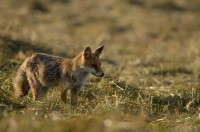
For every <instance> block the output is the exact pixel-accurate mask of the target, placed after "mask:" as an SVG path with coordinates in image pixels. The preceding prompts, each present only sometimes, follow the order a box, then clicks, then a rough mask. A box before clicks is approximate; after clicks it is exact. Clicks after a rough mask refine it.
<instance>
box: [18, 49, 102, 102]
mask: <svg viewBox="0 0 200 132" xmlns="http://www.w3.org/2000/svg"><path fill="white" fill-rule="evenodd" d="M103 49H104V46H100V47H99V48H97V49H95V50H93V51H92V50H91V48H90V47H87V48H85V49H84V51H83V52H82V53H80V54H78V55H77V56H76V57H75V58H72V59H67V58H62V57H58V56H53V55H48V54H43V53H35V54H33V55H32V56H30V57H28V58H26V59H25V61H24V62H23V64H22V65H21V66H20V68H19V69H18V71H17V74H16V77H15V79H14V91H15V93H14V95H15V97H16V98H20V97H23V96H25V95H27V94H28V91H29V89H31V92H32V97H33V100H39V99H41V98H42V97H43V95H44V94H45V93H46V92H47V91H48V89H49V87H50V86H53V85H60V87H62V88H61V100H62V101H63V102H65V103H66V100H67V91H68V90H69V89H70V94H71V105H76V104H77V98H78V92H79V90H80V89H81V87H83V85H84V82H85V80H86V78H87V77H88V75H89V74H90V73H91V74H93V75H94V76H97V77H103V76H104V73H103V71H102V68H101V61H100V59H99V56H100V54H101V53H102V51H103Z"/></svg>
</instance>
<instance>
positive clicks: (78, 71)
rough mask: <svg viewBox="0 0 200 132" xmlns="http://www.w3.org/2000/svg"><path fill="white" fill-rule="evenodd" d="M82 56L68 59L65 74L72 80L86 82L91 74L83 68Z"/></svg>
mask: <svg viewBox="0 0 200 132" xmlns="http://www.w3.org/2000/svg"><path fill="white" fill-rule="evenodd" d="M81 59H82V54H79V55H77V56H76V57H75V58H73V59H66V63H65V66H66V67H65V70H64V71H65V73H66V74H68V76H69V77H71V79H73V80H76V81H80V82H84V81H85V80H86V78H87V77H88V75H89V72H88V71H87V69H86V68H85V67H83V66H82V64H81V61H82V60H81Z"/></svg>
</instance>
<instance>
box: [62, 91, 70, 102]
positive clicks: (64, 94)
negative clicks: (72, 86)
mask: <svg viewBox="0 0 200 132" xmlns="http://www.w3.org/2000/svg"><path fill="white" fill-rule="evenodd" d="M68 89H69V88H68V87H65V88H63V89H62V90H61V100H62V101H63V102H64V103H67V91H68Z"/></svg>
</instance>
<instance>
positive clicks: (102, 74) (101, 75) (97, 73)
mask: <svg viewBox="0 0 200 132" xmlns="http://www.w3.org/2000/svg"><path fill="white" fill-rule="evenodd" d="M92 74H93V75H94V76H96V77H103V76H104V73H103V72H92Z"/></svg>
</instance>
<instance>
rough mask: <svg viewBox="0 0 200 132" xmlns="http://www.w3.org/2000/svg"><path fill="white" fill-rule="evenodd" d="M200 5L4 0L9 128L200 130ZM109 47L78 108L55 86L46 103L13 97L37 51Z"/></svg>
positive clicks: (0, 15) (1, 115) (2, 47)
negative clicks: (98, 75) (99, 75)
mask: <svg viewBox="0 0 200 132" xmlns="http://www.w3.org/2000/svg"><path fill="white" fill-rule="evenodd" d="M199 4H200V2H199V1H198V0H193V2H189V1H187V0H163V1H159V0H148V1H147V0H115V1H114V0H107V1H101V0H85V1H79V0H37V1H36V0H29V1H26V0H17V1H16V0H1V4H0V9H1V11H0V75H1V76H0V131H12V132H13V131H22V132H23V131H81V132H82V131H97V132H98V131H99V132H101V131H106V132H110V131H128V132H129V131H150V132H151V131H152V132H153V131H156V132H157V131H158V132H159V131H160V132H163V131H173V132H186V131H187V132H190V131H191V132H192V131H199V129H200V125H199V123H200V100H199V99H200V94H199V92H200V37H199V36H200V14H199V12H200V9H199ZM100 44H103V45H104V46H105V50H104V52H103V54H102V56H101V58H102V64H103V65H102V67H103V69H104V71H105V74H106V75H105V77H103V78H96V77H93V76H91V77H90V78H89V79H88V81H87V82H86V85H85V87H84V89H82V90H81V92H80V94H79V103H78V105H77V106H75V107H72V106H70V105H69V103H67V104H64V103H62V102H61V100H60V93H59V88H56V87H54V88H52V89H51V90H50V91H49V92H48V93H47V95H46V96H45V97H44V98H43V99H42V100H41V101H33V100H32V99H31V93H30V94H29V95H28V96H27V97H25V98H22V99H19V100H14V99H13V84H12V81H13V79H14V77H15V75H16V70H17V69H18V67H19V66H20V64H21V63H22V62H23V60H24V59H25V58H26V57H28V56H30V55H31V54H32V53H35V52H44V53H49V54H54V55H59V56H62V57H74V56H75V55H76V54H78V53H79V52H81V51H82V50H83V49H84V47H86V46H91V47H92V48H96V47H98V45H100Z"/></svg>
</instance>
